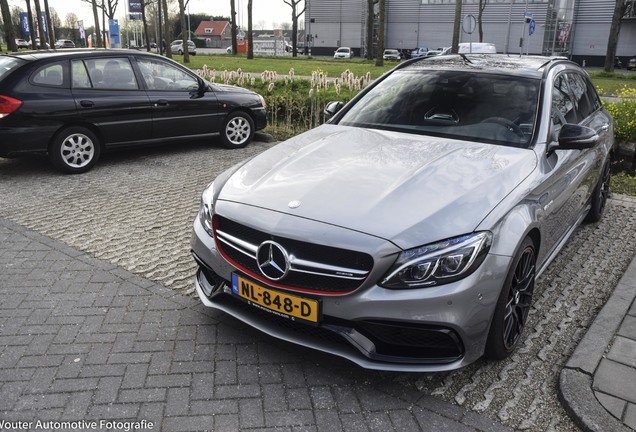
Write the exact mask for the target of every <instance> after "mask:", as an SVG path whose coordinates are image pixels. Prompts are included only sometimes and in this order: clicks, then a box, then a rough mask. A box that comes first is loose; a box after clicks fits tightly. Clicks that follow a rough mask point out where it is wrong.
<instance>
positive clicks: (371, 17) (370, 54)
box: [364, 0, 374, 60]
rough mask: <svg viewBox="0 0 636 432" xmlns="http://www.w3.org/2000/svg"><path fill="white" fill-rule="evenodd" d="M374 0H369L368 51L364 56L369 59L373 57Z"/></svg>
mask: <svg viewBox="0 0 636 432" xmlns="http://www.w3.org/2000/svg"><path fill="white" fill-rule="evenodd" d="M373 3H374V2H373V0H367V52H366V53H364V57H365V58H366V59H368V60H371V59H372V58H373V20H374V13H373Z"/></svg>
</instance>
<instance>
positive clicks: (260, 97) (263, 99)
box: [258, 94, 266, 108]
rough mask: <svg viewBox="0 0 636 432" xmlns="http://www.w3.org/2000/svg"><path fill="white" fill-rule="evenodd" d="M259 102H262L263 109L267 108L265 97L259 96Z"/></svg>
mask: <svg viewBox="0 0 636 432" xmlns="http://www.w3.org/2000/svg"><path fill="white" fill-rule="evenodd" d="M258 98H259V100H260V101H261V105H263V108H265V106H266V105H265V98H264V97H263V96H261V95H260V94H259V95H258Z"/></svg>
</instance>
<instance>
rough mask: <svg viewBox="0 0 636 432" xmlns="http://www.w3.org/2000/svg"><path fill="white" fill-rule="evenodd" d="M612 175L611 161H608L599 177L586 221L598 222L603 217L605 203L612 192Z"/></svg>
mask: <svg viewBox="0 0 636 432" xmlns="http://www.w3.org/2000/svg"><path fill="white" fill-rule="evenodd" d="M610 177H611V174H610V161H607V162H605V165H604V166H603V172H602V173H601V178H599V179H598V184H597V185H596V187H595V188H594V192H593V194H592V203H591V204H592V206H591V207H590V211H589V212H588V213H587V216H585V221H586V222H598V221H600V220H601V218H602V217H603V212H604V211H605V204H607V198H609V194H610Z"/></svg>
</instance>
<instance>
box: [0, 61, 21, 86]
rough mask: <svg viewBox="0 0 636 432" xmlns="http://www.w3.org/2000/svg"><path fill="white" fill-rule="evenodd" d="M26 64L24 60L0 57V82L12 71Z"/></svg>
mask: <svg viewBox="0 0 636 432" xmlns="http://www.w3.org/2000/svg"><path fill="white" fill-rule="evenodd" d="M24 63H26V62H25V61H24V60H21V59H17V58H14V57H9V56H0V81H2V78H4V77H5V76H6V75H9V72H11V71H12V70H14V69H17V68H18V67H19V66H21V65H23V64H24Z"/></svg>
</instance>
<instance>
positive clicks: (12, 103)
mask: <svg viewBox="0 0 636 432" xmlns="http://www.w3.org/2000/svg"><path fill="white" fill-rule="evenodd" d="M21 105H22V101H20V100H17V99H14V98H12V97H9V96H2V95H0V118H3V117H6V116H8V115H9V114H11V113H12V112H13V111H15V110H17V109H18V108H20V106H21Z"/></svg>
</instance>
